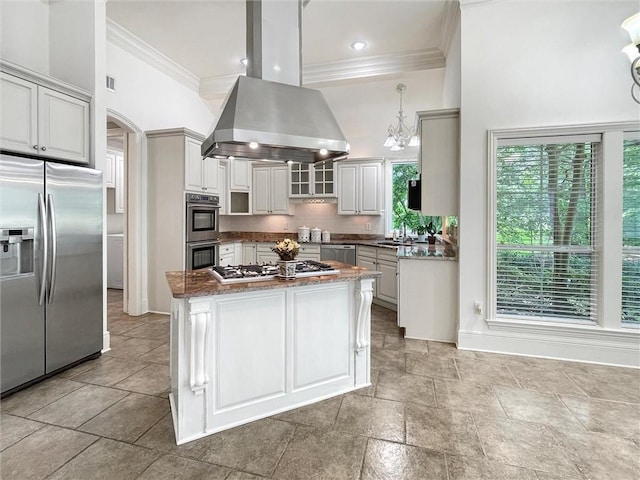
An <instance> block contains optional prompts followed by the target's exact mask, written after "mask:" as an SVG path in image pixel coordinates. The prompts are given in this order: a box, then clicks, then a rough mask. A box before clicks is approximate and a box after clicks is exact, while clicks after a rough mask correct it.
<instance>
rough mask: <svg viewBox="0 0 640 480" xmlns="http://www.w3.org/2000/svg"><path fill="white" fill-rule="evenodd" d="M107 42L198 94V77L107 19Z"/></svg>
mask: <svg viewBox="0 0 640 480" xmlns="http://www.w3.org/2000/svg"><path fill="white" fill-rule="evenodd" d="M107 41H108V42H110V43H112V44H114V45H116V46H118V47H120V48H122V49H123V50H124V51H126V52H128V53H130V54H131V55H133V56H135V57H137V58H138V59H140V60H142V61H143V62H146V63H147V64H149V65H151V66H152V67H154V68H156V69H157V70H159V71H161V72H162V73H164V74H166V75H168V76H169V77H171V78H173V79H174V80H176V81H178V82H180V83H182V84H183V85H185V86H186V87H188V88H190V89H191V90H194V91H196V92H197V91H198V90H199V87H200V79H199V78H198V77H197V76H195V75H194V74H193V73H191V72H190V71H189V70H187V69H186V68H184V67H183V66H181V65H178V64H177V63H176V62H174V61H173V60H171V59H170V58H169V57H167V56H166V55H164V54H163V53H160V52H159V51H158V50H156V49H155V48H153V47H152V46H151V45H149V44H148V43H146V42H144V41H143V40H141V39H140V38H138V37H136V36H135V35H134V34H133V33H131V32H130V31H129V30H127V29H125V28H123V27H122V26H120V25H118V24H117V23H116V22H114V21H113V20H111V19H109V18H107Z"/></svg>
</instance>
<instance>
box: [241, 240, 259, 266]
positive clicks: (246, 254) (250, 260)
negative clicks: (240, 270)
mask: <svg viewBox="0 0 640 480" xmlns="http://www.w3.org/2000/svg"><path fill="white" fill-rule="evenodd" d="M255 263H256V244H255V243H243V244H242V264H243V265H250V264H255Z"/></svg>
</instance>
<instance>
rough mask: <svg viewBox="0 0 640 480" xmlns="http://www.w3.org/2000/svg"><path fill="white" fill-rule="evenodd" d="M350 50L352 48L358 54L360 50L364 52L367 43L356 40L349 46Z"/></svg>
mask: <svg viewBox="0 0 640 480" xmlns="http://www.w3.org/2000/svg"><path fill="white" fill-rule="evenodd" d="M351 48H353V49H354V50H355V51H356V52H359V51H360V50H364V49H365V48H367V42H363V41H362V40H356V41H355V42H353V43H352V44H351Z"/></svg>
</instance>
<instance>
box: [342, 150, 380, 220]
mask: <svg viewBox="0 0 640 480" xmlns="http://www.w3.org/2000/svg"><path fill="white" fill-rule="evenodd" d="M381 205H382V162H381V161H367V162H341V163H339V164H338V213H339V214H340V215H380V213H381Z"/></svg>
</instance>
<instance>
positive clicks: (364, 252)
mask: <svg viewBox="0 0 640 480" xmlns="http://www.w3.org/2000/svg"><path fill="white" fill-rule="evenodd" d="M377 250H378V249H377V248H376V247H366V246H363V245H358V256H359V257H372V258H376V251H377Z"/></svg>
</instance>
